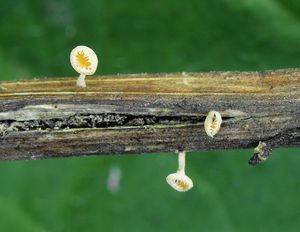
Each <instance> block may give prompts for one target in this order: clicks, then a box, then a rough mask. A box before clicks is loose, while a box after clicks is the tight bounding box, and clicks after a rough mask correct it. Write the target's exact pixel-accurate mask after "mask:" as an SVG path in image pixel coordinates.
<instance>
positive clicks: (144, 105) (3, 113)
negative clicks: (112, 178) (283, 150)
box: [0, 69, 300, 160]
mask: <svg viewBox="0 0 300 232" xmlns="http://www.w3.org/2000/svg"><path fill="white" fill-rule="evenodd" d="M75 82H76V77H74V78H53V79H38V80H30V81H16V82H0V159H1V160H17V159H44V158H50V157H65V156H81V155H96V154H99V155H102V154H126V153H139V154H142V153H155V152H169V151H175V150H176V149H178V148H179V147H184V148H185V149H186V150H187V151H198V150H220V149H241V148H252V147H255V146H257V144H258V142H259V141H264V142H266V143H268V145H270V146H272V147H293V146H299V145H300V119H299V116H300V70H297V69H293V70H292V69H290V70H278V71H264V72H207V73H175V74H135V75H112V76H102V77H88V78H87V81H86V82H87V88H85V89H81V88H77V87H76V86H75ZM210 110H216V111H219V112H220V113H221V115H222V117H223V124H222V128H221V130H220V132H219V133H218V134H217V135H216V136H215V137H214V138H213V139H212V138H210V137H208V136H207V135H206V133H205V131H204V126H203V122H204V120H205V116H206V115H207V113H208V112H209V111H210Z"/></svg>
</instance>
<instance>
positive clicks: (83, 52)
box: [70, 46, 98, 88]
mask: <svg viewBox="0 0 300 232" xmlns="http://www.w3.org/2000/svg"><path fill="white" fill-rule="evenodd" d="M70 61H71V65H72V67H73V68H74V69H75V71H76V72H78V73H79V74H80V76H79V77H78V79H77V82H76V86H78V87H81V88H85V87H86V84H85V76H86V75H93V74H94V73H95V72H96V69H97V66H98V58H97V55H96V54H95V52H94V51H93V50H92V49H91V48H89V47H86V46H77V47H76V48H74V49H73V50H72V51H71V54H70Z"/></svg>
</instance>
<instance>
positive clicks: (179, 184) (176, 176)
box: [166, 151, 193, 192]
mask: <svg viewBox="0 0 300 232" xmlns="http://www.w3.org/2000/svg"><path fill="white" fill-rule="evenodd" d="M166 180H167V182H168V184H169V185H170V186H171V187H172V188H174V189H175V190H177V191H179V192H186V191H189V190H190V189H191V188H192V187H193V181H192V180H191V179H190V178H189V177H188V176H187V175H185V151H180V152H179V153H178V170H177V172H176V173H172V174H170V175H168V176H167V178H166Z"/></svg>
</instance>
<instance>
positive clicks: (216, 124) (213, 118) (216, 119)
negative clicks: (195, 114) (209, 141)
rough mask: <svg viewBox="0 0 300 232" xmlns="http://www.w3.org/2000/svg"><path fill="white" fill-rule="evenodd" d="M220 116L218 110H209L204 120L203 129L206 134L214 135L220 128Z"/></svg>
mask: <svg viewBox="0 0 300 232" xmlns="http://www.w3.org/2000/svg"><path fill="white" fill-rule="evenodd" d="M221 124H222V117H221V114H220V113H219V112H218V111H214V110H212V111H210V112H209V113H208V115H207V116H206V119H205V121H204V129H205V132H206V134H207V135H208V136H210V137H212V138H213V137H214V136H215V135H216V134H217V133H218V132H219V130H220V128H221Z"/></svg>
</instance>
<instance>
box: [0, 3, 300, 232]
mask: <svg viewBox="0 0 300 232" xmlns="http://www.w3.org/2000/svg"><path fill="white" fill-rule="evenodd" d="M0 2H1V7H0V80H16V79H24V78H34V77H38V78H42V77H49V76H74V75H76V74H75V72H74V70H72V68H71V66H70V63H69V53H70V51H71V49H72V48H73V47H75V46H76V45H79V44H84V45H87V46H90V47H92V48H93V49H94V50H95V51H96V53H97V54H98V55H99V57H100V68H99V69H98V71H97V74H101V75H102V74H115V73H139V72H151V73H154V72H178V71H193V72H194V71H197V72H198V71H208V70H263V69H278V68H289V67H299V62H300V61H299V60H300V59H299V58H300V2H299V1H298V0H242V1H241V0H219V1H212V0H202V1H199V0H193V1H174V0H164V1H138V0H126V1H122V0H118V1H117V0H85V1H78V0H74V1H71V0H68V1H59V0H56V1H50V0H36V1H34V0H32V1H28V0H27V1H25V0H24V1H22V0H9V1H4V0H1V1H0ZM299 151H300V149H299V148H298V149H296V148H294V149H275V150H274V152H273V155H272V157H271V159H270V160H269V161H268V162H266V163H263V164H261V165H259V166H257V167H250V166H249V165H248V164H247V160H248V158H249V157H250V156H251V155H252V150H242V151H226V152H225V151H219V152H201V153H200V152H199V153H191V154H188V157H187V158H188V159H187V174H188V175H189V176H190V177H191V178H192V179H193V180H194V188H193V189H192V190H191V191H190V192H187V193H178V192H175V191H174V190H173V189H171V188H170V187H169V186H168V185H167V184H166V182H165V177H166V176H167V175H168V174H169V173H171V172H174V171H175V170H176V168H177V167H176V166H177V157H176V155H174V154H161V155H145V156H138V155H131V156H106V157H86V158H69V159H56V160H44V161H27V162H26V161H18V162H2V163H0V231H22V232H27V231H30V232H35V231H51V232H52V231H54V232H56V231H72V232H73V231H75V232H76V231H273V232H274V231H299V228H300V220H299V217H300V198H299V195H300V181H299V179H298V177H299V176H300V168H299V165H300V156H299ZM113 170H117V172H119V174H121V179H120V182H119V183H117V185H116V186H114V188H113V187H109V186H108V185H107V181H108V179H109V176H111V174H110V173H111V172H112V171H113Z"/></svg>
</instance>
